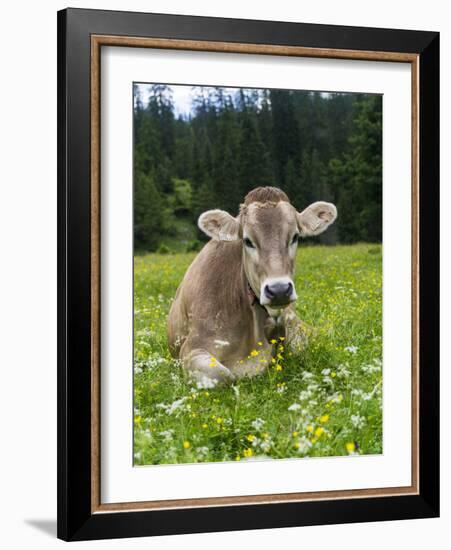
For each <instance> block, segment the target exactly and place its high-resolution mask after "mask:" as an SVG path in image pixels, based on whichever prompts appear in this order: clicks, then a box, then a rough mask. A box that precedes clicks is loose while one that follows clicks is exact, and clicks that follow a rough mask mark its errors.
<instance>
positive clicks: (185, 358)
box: [181, 349, 235, 387]
mask: <svg viewBox="0 0 451 550" xmlns="http://www.w3.org/2000/svg"><path fill="white" fill-rule="evenodd" d="M183 351H184V353H183ZM181 359H182V364H183V368H184V369H185V371H186V373H187V374H188V376H189V377H190V378H191V379H192V380H193V381H194V382H195V383H196V384H199V385H203V386H205V387H214V386H216V385H218V384H229V383H232V382H233V381H234V380H235V377H234V375H233V374H232V373H231V372H230V370H229V369H228V368H227V367H225V366H224V365H223V364H221V363H220V362H219V361H218V360H217V359H216V358H215V357H214V356H213V355H212V354H211V353H209V352H208V351H207V350H205V349H193V350H183V349H182V354H181Z"/></svg>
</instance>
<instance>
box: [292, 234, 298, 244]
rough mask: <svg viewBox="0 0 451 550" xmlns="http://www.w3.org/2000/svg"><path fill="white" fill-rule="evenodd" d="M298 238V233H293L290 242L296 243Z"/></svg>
mask: <svg viewBox="0 0 451 550" xmlns="http://www.w3.org/2000/svg"><path fill="white" fill-rule="evenodd" d="M298 240H299V233H295V234H294V235H293V238H292V239H291V244H296V243H297V242H298Z"/></svg>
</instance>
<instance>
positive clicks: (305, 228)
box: [297, 202, 337, 237]
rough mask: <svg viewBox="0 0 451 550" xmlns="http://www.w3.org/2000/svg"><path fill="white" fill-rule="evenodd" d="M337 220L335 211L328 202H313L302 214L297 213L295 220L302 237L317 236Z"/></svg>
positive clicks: (333, 206)
mask: <svg viewBox="0 0 451 550" xmlns="http://www.w3.org/2000/svg"><path fill="white" fill-rule="evenodd" d="M336 218H337V209H336V208H335V205H333V204H332V203H330V202H314V203H313V204H311V205H310V206H307V208H306V209H305V210H303V211H302V212H298V214H297V220H298V227H299V231H300V232H301V236H302V237H310V236H312V235H319V234H320V233H322V232H323V231H325V230H326V229H327V228H328V227H329V225H331V224H333V223H334V221H335V219H336Z"/></svg>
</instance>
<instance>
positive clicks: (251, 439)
mask: <svg viewBox="0 0 451 550" xmlns="http://www.w3.org/2000/svg"><path fill="white" fill-rule="evenodd" d="M246 439H247V440H248V441H250V442H251V443H252V441H254V439H255V435H252V434H249V435H247V436H246Z"/></svg>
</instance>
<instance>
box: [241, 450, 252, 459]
mask: <svg viewBox="0 0 451 550" xmlns="http://www.w3.org/2000/svg"><path fill="white" fill-rule="evenodd" d="M253 454H254V453H253V451H252V449H244V451H243V455H244V456H245V457H247V458H248V457H250V456H252V455H253Z"/></svg>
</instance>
